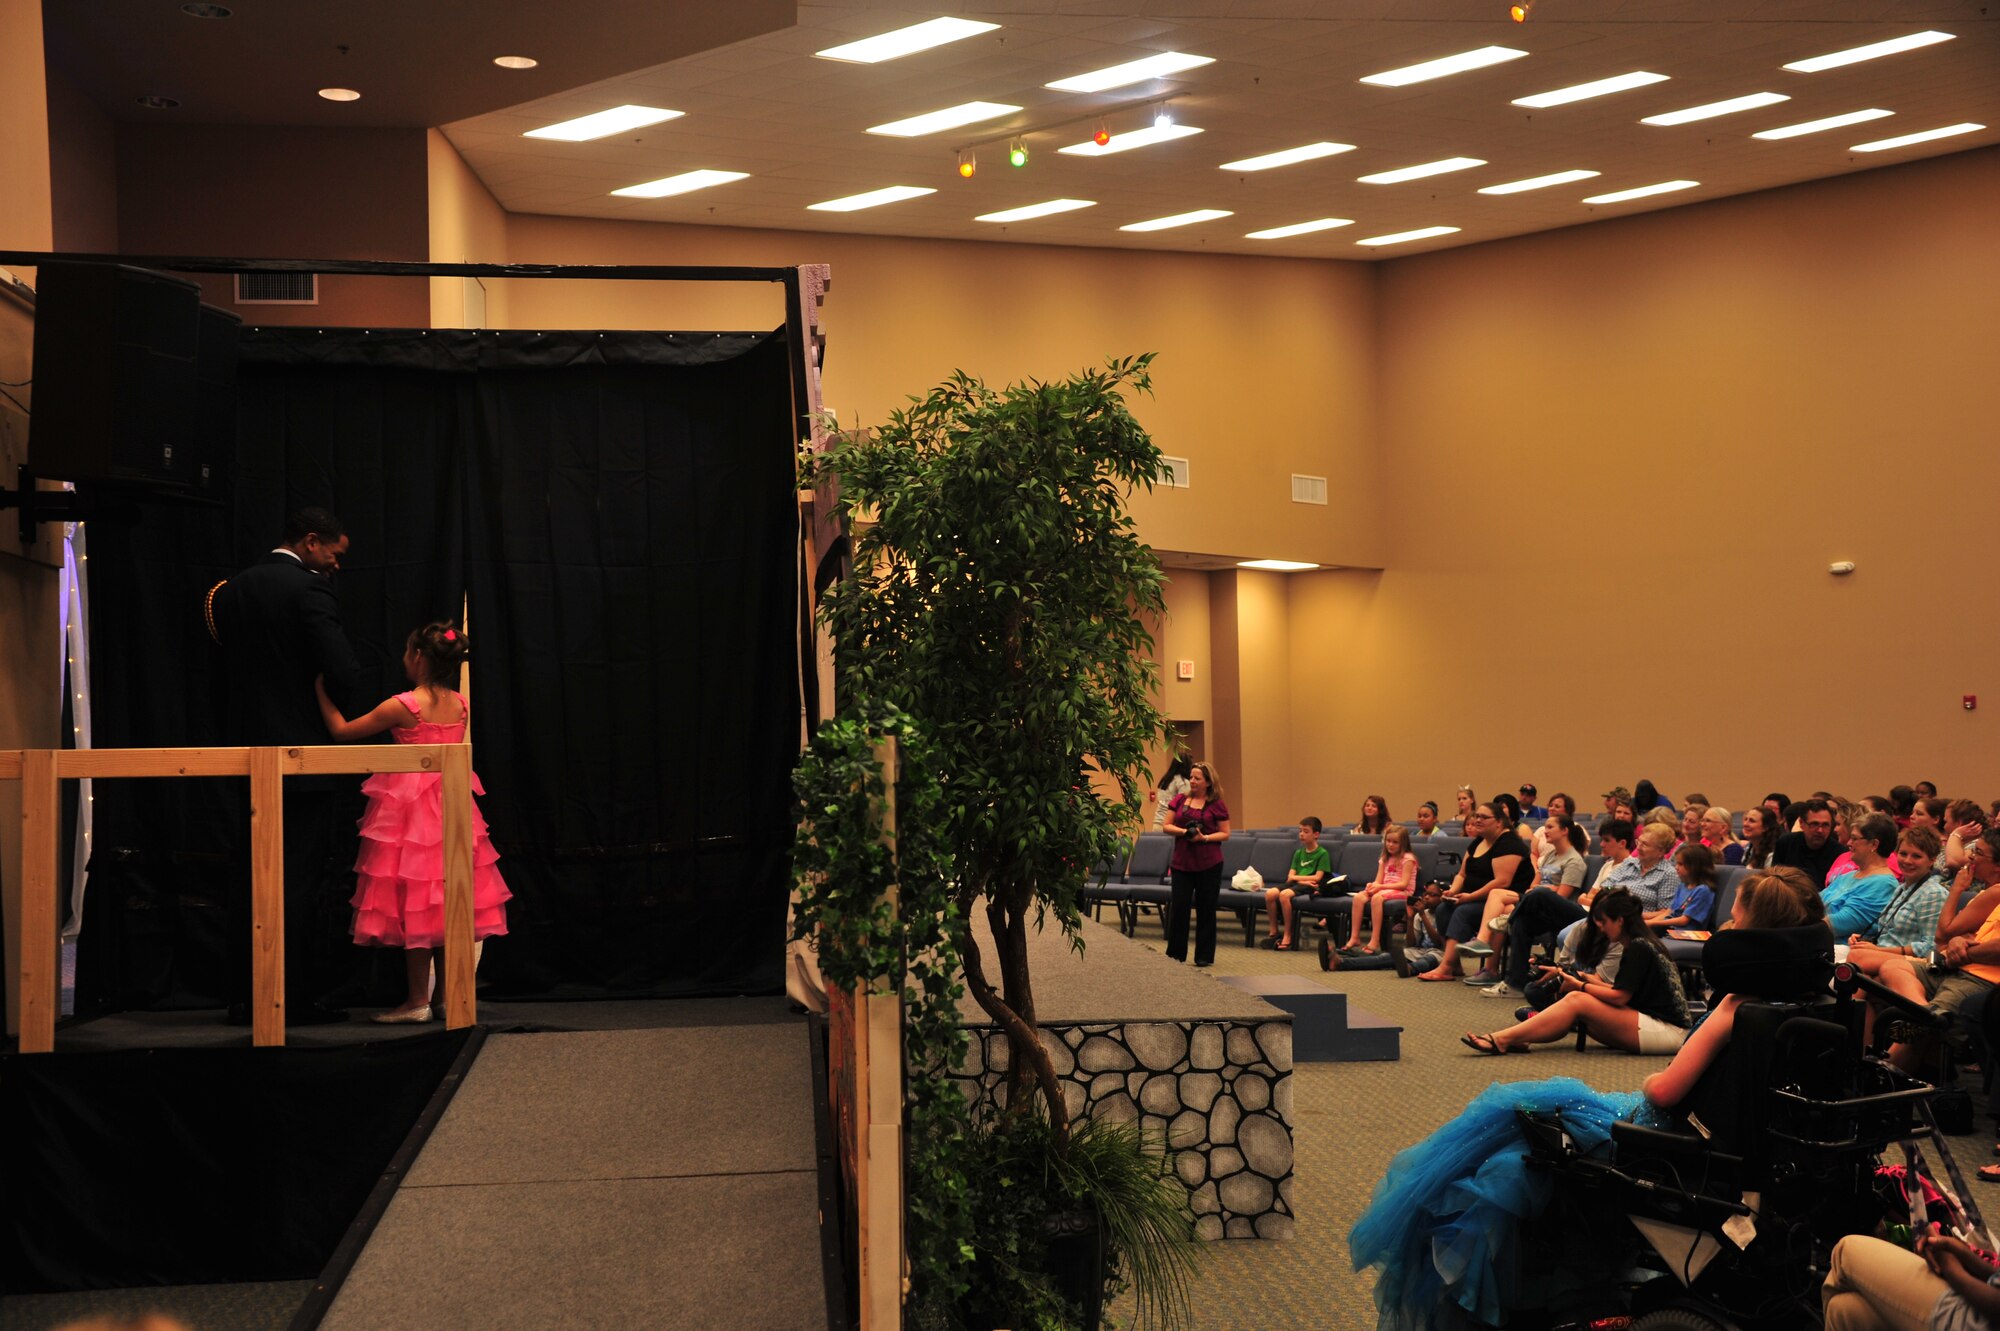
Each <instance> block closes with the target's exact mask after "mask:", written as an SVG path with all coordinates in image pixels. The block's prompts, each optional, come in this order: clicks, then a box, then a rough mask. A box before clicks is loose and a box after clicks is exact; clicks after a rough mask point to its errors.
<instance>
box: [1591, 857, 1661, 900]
mask: <svg viewBox="0 0 2000 1331" xmlns="http://www.w3.org/2000/svg"><path fill="white" fill-rule="evenodd" d="M1680 886H1681V876H1680V875H1679V874H1678V873H1676V872H1675V871H1674V862H1673V860H1671V859H1662V860H1661V861H1660V862H1659V863H1658V864H1655V865H1654V866H1653V867H1652V868H1651V869H1650V870H1645V869H1641V868H1640V867H1639V857H1638V856H1637V855H1633V856H1631V857H1629V858H1628V859H1626V860H1625V861H1624V862H1623V863H1621V864H1619V865H1618V867H1617V868H1615V869H1606V870H1605V871H1604V873H1603V875H1602V876H1601V877H1600V878H1598V880H1597V890H1598V891H1599V892H1602V891H1604V890H1605V889H1606V888H1609V887H1622V888H1624V889H1625V890H1626V891H1627V892H1630V893H1631V894H1632V895H1633V896H1635V897H1637V898H1639V906H1640V908H1641V909H1642V910H1665V909H1666V908H1667V907H1669V906H1671V905H1673V904H1674V893H1676V892H1678V891H1679V890H1680Z"/></svg>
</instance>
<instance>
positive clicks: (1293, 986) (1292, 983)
mask: <svg viewBox="0 0 2000 1331" xmlns="http://www.w3.org/2000/svg"><path fill="white" fill-rule="evenodd" d="M1216 978H1217V979H1218V980H1221V981H1222V982H1223V983H1224V984H1227V985H1230V986H1232V987H1234V988H1237V989H1241V990H1243V991H1244V992H1245V993H1250V994H1255V995H1256V996H1257V997H1259V998H1261V999H1263V1000H1264V1001H1265V1002H1267V1003H1270V1004H1272V1005H1273V1006H1275V1007H1280V1008H1283V1009H1284V1010H1285V1011H1287V1012H1289V1013H1291V1014H1292V1062H1293V1063H1295V1064H1297V1063H1378V1062H1394V1061H1396V1060H1397V1059H1399V1058H1401V1057H1402V1031H1403V1028H1402V1027H1400V1026H1397V1025H1395V1024H1393V1023H1391V1022H1389V1021H1387V1020H1385V1019H1383V1018H1381V1017H1378V1016H1376V1015H1374V1014H1373V1013H1370V1012H1363V1011H1361V1010H1360V1009H1358V1008H1349V1007H1348V1005H1347V995H1346V994H1344V993H1341V992H1340V991H1338V990H1335V989H1329V988H1327V987H1326V986H1325V985H1324V984H1321V983H1320V982H1319V981H1318V980H1315V979H1313V978H1312V977H1310V976H1305V975H1218V976H1217V977H1216Z"/></svg>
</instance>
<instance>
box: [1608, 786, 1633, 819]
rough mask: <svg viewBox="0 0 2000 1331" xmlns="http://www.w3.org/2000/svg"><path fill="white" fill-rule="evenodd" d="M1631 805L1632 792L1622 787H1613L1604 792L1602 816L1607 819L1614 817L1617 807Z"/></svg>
mask: <svg viewBox="0 0 2000 1331" xmlns="http://www.w3.org/2000/svg"><path fill="white" fill-rule="evenodd" d="M1631 803H1632V792H1631V791H1630V790H1628V789H1626V788H1625V787H1624V786H1613V787H1612V788H1611V789H1609V790H1607V791H1605V792H1604V815H1605V817H1607V818H1611V817H1616V816H1617V814H1618V806H1619V805H1621V804H1626V805H1629V804H1631Z"/></svg>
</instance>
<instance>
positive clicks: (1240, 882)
mask: <svg viewBox="0 0 2000 1331" xmlns="http://www.w3.org/2000/svg"><path fill="white" fill-rule="evenodd" d="M1229 885H1230V886H1231V887H1233V888H1235V889H1236V890H1237V891H1238V892H1262V891H1263V890H1264V875H1263V874H1261V873H1258V872H1257V871H1256V870H1255V869H1238V870H1237V871H1236V876H1235V877H1234V878H1232V879H1230V880H1229Z"/></svg>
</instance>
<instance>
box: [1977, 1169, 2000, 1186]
mask: <svg viewBox="0 0 2000 1331" xmlns="http://www.w3.org/2000/svg"><path fill="white" fill-rule="evenodd" d="M1978 1172H1979V1181H1980V1182H1981V1183H2000V1165H1981V1166H1980V1167H1979V1171H1978Z"/></svg>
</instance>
